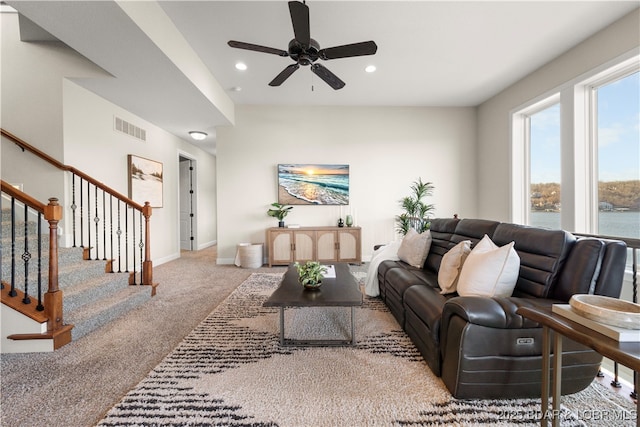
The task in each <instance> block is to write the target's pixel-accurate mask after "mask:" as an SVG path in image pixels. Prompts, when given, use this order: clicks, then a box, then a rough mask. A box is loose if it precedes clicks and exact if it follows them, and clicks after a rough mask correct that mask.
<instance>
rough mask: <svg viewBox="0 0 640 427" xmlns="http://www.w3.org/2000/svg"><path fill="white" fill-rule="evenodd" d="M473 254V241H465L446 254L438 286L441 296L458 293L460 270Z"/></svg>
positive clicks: (439, 274) (440, 270)
mask: <svg viewBox="0 0 640 427" xmlns="http://www.w3.org/2000/svg"><path fill="white" fill-rule="evenodd" d="M469 252H471V240H463V241H462V242H460V243H458V244H457V245H455V246H454V247H452V248H451V249H449V251H448V252H447V253H446V254H444V256H443V257H442V261H441V262H440V269H439V270H438V285H439V286H440V289H442V290H441V291H440V293H441V294H443V295H444V294H451V293H453V292H455V291H456V287H457V284H458V277H459V275H460V270H462V266H463V265H464V262H465V260H466V259H467V256H468V255H469Z"/></svg>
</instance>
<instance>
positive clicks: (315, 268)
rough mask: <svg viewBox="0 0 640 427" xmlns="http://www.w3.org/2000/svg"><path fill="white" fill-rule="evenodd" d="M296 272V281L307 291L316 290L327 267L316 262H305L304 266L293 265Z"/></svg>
mask: <svg viewBox="0 0 640 427" xmlns="http://www.w3.org/2000/svg"><path fill="white" fill-rule="evenodd" d="M293 265H294V266H295V267H296V270H298V281H299V282H300V284H301V285H302V286H304V287H305V288H307V289H318V288H319V287H320V285H322V279H323V278H324V275H325V273H326V272H327V267H326V266H325V265H322V264H320V263H319V262H317V261H307V262H306V263H304V264H300V263H298V262H296V263H295V264H293Z"/></svg>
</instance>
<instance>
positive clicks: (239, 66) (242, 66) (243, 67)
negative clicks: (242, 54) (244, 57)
mask: <svg viewBox="0 0 640 427" xmlns="http://www.w3.org/2000/svg"><path fill="white" fill-rule="evenodd" d="M236 69H237V70H240V71H244V70H246V69H247V64H245V63H244V62H238V63H236Z"/></svg>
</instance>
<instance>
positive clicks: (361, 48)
mask: <svg viewBox="0 0 640 427" xmlns="http://www.w3.org/2000/svg"><path fill="white" fill-rule="evenodd" d="M377 50H378V46H377V45H376V44H375V42H373V41H368V42H360V43H352V44H345V45H342V46H335V47H328V48H326V49H320V51H319V52H318V56H320V58H322V59H325V60H326V59H337V58H349V57H352V56H364V55H374V54H375V53H376V51H377Z"/></svg>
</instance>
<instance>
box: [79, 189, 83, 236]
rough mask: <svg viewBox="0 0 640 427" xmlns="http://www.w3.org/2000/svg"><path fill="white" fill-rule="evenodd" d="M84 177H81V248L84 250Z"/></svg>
mask: <svg viewBox="0 0 640 427" xmlns="http://www.w3.org/2000/svg"><path fill="white" fill-rule="evenodd" d="M82 181H83V179H82V177H80V191H79V193H80V247H81V248H84V223H83V222H82V217H83V216H84V203H83V202H82Z"/></svg>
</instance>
